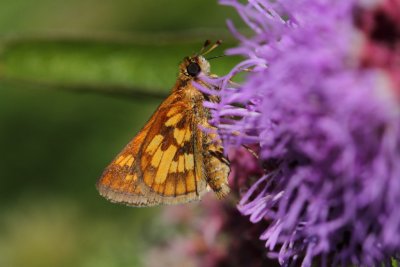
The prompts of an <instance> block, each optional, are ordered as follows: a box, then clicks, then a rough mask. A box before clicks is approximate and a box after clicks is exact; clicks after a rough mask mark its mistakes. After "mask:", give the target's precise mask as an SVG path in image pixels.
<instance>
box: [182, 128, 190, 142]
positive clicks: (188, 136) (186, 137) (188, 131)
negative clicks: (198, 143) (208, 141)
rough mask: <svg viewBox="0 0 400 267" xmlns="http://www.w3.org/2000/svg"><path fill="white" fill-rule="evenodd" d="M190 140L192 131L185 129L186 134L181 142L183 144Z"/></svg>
mask: <svg viewBox="0 0 400 267" xmlns="http://www.w3.org/2000/svg"><path fill="white" fill-rule="evenodd" d="M191 139H192V131H190V129H187V131H186V133H185V137H184V138H183V140H184V141H185V142H189V141H190V140H191Z"/></svg>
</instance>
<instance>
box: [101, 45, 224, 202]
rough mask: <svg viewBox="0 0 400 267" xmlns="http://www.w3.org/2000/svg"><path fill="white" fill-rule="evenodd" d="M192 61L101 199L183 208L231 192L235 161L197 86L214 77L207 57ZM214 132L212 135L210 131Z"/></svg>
mask: <svg viewBox="0 0 400 267" xmlns="http://www.w3.org/2000/svg"><path fill="white" fill-rule="evenodd" d="M219 44H220V42H219V41H218V42H216V43H215V44H214V45H212V46H211V47H210V48H209V49H208V50H207V51H206V52H204V53H202V52H203V51H204V50H206V48H207V47H208V46H209V45H210V42H208V41H207V42H206V43H205V45H204V47H203V49H202V51H201V52H200V53H199V54H196V55H194V56H191V57H186V58H185V59H184V60H183V61H182V62H181V64H180V65H179V76H178V79H177V81H176V83H175V86H174V87H173V89H172V92H171V94H170V96H169V97H168V98H167V99H165V100H164V102H162V103H161V105H160V106H159V107H158V109H157V110H156V112H155V113H154V114H153V115H152V117H151V118H150V120H149V121H148V123H147V124H146V125H145V126H144V127H143V129H142V130H141V131H140V132H139V133H138V134H137V135H136V136H135V137H134V138H133V139H132V141H131V142H130V143H129V144H128V145H127V146H126V147H125V148H124V149H123V150H122V152H121V153H120V154H119V155H117V157H116V158H115V159H114V160H113V161H112V162H111V164H110V165H109V166H108V167H107V168H106V169H105V171H104V173H103V175H102V177H101V178H100V180H99V181H98V183H97V189H98V190H99V192H100V194H101V195H102V196H104V197H105V198H106V199H108V200H110V201H112V202H118V203H124V204H126V205H129V206H154V205H159V204H178V203H185V202H190V201H194V200H199V199H200V198H201V196H202V195H203V194H204V193H205V192H207V190H209V188H211V189H212V190H213V191H214V192H215V193H216V194H217V196H218V197H219V198H222V197H224V196H226V195H227V194H228V193H229V187H228V183H227V177H228V174H229V161H228V160H227V158H225V156H224V151H223V147H222V144H221V140H220V139H219V137H218V135H217V134H216V129H215V128H214V127H213V126H211V125H210V124H209V123H208V118H209V111H208V109H206V108H205V107H204V106H203V101H204V100H206V99H208V100H211V101H217V99H215V97H212V96H207V95H205V94H203V93H202V92H200V91H199V90H198V89H196V88H195V87H194V86H193V85H192V81H196V82H198V83H200V84H202V85H204V86H207V87H210V86H209V85H207V84H205V83H204V82H203V81H201V80H200V79H199V78H198V77H199V75H200V74H201V73H202V74H204V75H207V76H211V74H210V64H209V62H208V61H207V60H206V59H205V58H204V55H205V54H206V53H208V52H209V51H211V50H213V49H214V48H215V47H217V46H218V45H219ZM204 129H208V130H206V131H205V130H204Z"/></svg>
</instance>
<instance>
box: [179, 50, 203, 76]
mask: <svg viewBox="0 0 400 267" xmlns="http://www.w3.org/2000/svg"><path fill="white" fill-rule="evenodd" d="M179 69H180V76H181V78H182V79H184V80H191V79H195V78H197V77H198V76H199V75H200V74H201V73H202V74H204V75H209V73H210V63H209V62H208V61H207V60H206V59H205V58H204V57H203V56H198V55H195V56H191V57H186V58H184V59H183V61H182V63H181V64H180V67H179Z"/></svg>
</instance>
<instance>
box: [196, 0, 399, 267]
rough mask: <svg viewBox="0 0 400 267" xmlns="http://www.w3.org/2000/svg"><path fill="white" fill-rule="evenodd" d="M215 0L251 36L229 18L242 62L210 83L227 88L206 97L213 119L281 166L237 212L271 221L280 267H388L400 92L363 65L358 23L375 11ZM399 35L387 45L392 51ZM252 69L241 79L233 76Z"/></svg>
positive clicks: (337, 4) (312, 1)
mask: <svg viewBox="0 0 400 267" xmlns="http://www.w3.org/2000/svg"><path fill="white" fill-rule="evenodd" d="M220 2H221V3H222V4H224V5H230V6H233V7H234V8H236V10H237V11H238V13H239V14H240V16H241V17H242V19H243V20H244V22H245V23H247V25H248V26H249V27H250V29H251V30H252V33H253V34H252V35H251V36H250V37H249V36H244V35H241V34H240V33H239V32H238V31H237V30H236V29H235V27H234V26H233V24H232V23H231V22H229V23H228V25H229V27H230V29H231V31H232V32H233V34H234V35H235V36H236V37H237V38H238V39H239V40H240V45H239V46H238V47H236V48H233V49H230V50H229V51H228V52H227V53H228V54H237V55H243V56H244V57H245V60H244V61H243V62H242V63H240V64H239V65H238V66H236V67H235V68H234V69H233V70H232V71H231V73H229V74H228V75H226V76H225V77H222V78H219V79H214V80H210V79H208V80H207V81H208V82H209V83H212V84H214V85H215V86H218V87H219V88H221V90H220V91H218V92H217V95H218V96H219V97H220V99H221V101H220V103H206V104H205V105H206V106H207V107H208V108H210V109H211V113H212V119H211V123H213V124H214V125H216V126H217V127H218V130H219V133H220V135H221V138H222V139H223V142H224V144H225V146H226V147H227V148H228V147H238V146H240V145H244V144H246V145H248V144H257V145H258V146H259V147H260V152H259V156H260V159H261V161H262V163H263V165H264V166H266V165H268V166H276V167H275V168H274V169H273V170H272V171H268V172H265V173H264V175H262V176H261V177H260V179H259V180H258V181H256V182H255V183H254V184H253V186H252V187H251V188H250V189H249V190H248V191H247V192H246V193H245V194H244V195H243V196H242V199H241V201H240V203H239V206H238V208H239V210H240V211H241V213H242V214H244V215H249V216H250V221H251V222H253V223H261V222H265V221H267V222H268V226H267V229H266V230H265V231H264V233H263V234H262V235H261V239H263V240H265V241H266V247H267V249H268V250H269V251H270V252H269V256H270V257H276V258H278V259H279V262H280V264H281V265H283V266H298V265H301V266H304V267H307V266H311V265H312V263H314V264H316V265H318V266H326V265H329V266H331V265H332V266H335V265H340V266H342V265H346V266H347V265H350V264H353V265H362V266H374V265H379V264H380V263H382V262H383V263H385V264H386V265H391V259H392V257H395V256H396V255H398V253H399V251H400V212H398V204H399V203H400V106H399V92H400V88H399V83H396V82H393V80H394V79H393V77H395V76H394V75H391V74H390V73H389V72H388V71H387V69H386V68H384V67H382V66H378V64H366V63H365V62H366V58H368V56H365V53H364V51H366V50H365V47H368V43H369V42H370V39H369V38H370V37H369V35H366V34H363V32H362V31H360V30H359V29H360V28H361V29H362V27H360V25H356V24H355V20H356V18H359V14H357V12H364V11H363V10H369V9H371V8H372V7H371V6H368V7H367V6H364V5H363V3H364V2H365V1H356V0H347V1H333V2H332V1H326V0H286V1H283V0H275V1H270V0H249V1H248V3H247V4H242V3H241V2H239V1H237V0H221V1H220ZM388 2H393V1H390V0H388ZM393 3H394V4H395V5H396V3H395V2H393ZM357 27H358V28H357ZM364 32H365V31H364ZM399 39H400V38H398V39H396V38H394V39H391V40H393V41H390V42H392V43H393V46H394V47H397V48H396V49H394V50H393V51H392V50H390V51H392V52H390V51H389V52H388V53H392V54H391V55H392V56H395V57H397V58H399V57H398V56H399V54H398V51H399V50H398V47H399V43H400V41H399ZM372 62H375V61H372ZM392 63H393V62H392ZM392 63H391V64H392ZM396 64H398V62H397V63H396V62H395V63H394V65H395V67H396V68H394V69H395V70H396V69H398V66H399V65H396ZM247 68H251V71H250V72H248V73H247V76H246V78H245V79H244V81H243V83H242V84H241V85H239V86H237V85H235V84H234V83H230V82H229V80H230V79H231V78H232V77H233V76H235V75H236V74H237V73H238V72H241V71H243V70H244V69H247ZM388 69H389V68H388ZM390 70H393V66H392V67H390ZM396 77H398V76H397V75H396ZM203 90H204V91H205V92H207V93H210V91H208V90H207V89H203ZM214 94H215V93H214Z"/></svg>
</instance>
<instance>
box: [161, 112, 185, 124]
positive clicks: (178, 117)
mask: <svg viewBox="0 0 400 267" xmlns="http://www.w3.org/2000/svg"><path fill="white" fill-rule="evenodd" d="M182 117H183V114H182V113H178V114H176V115H174V116H172V117H171V118H169V119H168V120H167V121H166V122H165V126H174V125H176V124H177V123H178V122H179V121H180V120H181V119H182Z"/></svg>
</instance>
